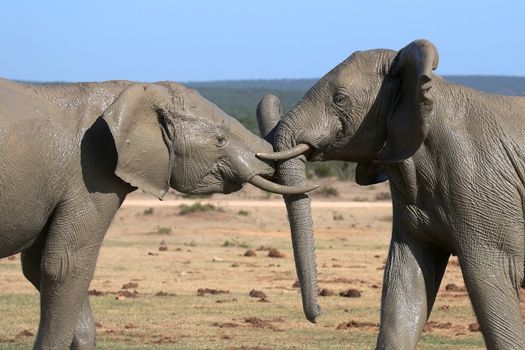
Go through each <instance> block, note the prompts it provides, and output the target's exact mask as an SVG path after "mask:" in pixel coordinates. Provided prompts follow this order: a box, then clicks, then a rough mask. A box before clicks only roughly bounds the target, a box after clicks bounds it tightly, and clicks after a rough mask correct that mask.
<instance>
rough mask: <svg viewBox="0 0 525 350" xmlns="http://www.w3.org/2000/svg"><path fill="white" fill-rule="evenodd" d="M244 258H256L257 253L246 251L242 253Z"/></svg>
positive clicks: (250, 250)
mask: <svg viewBox="0 0 525 350" xmlns="http://www.w3.org/2000/svg"><path fill="white" fill-rule="evenodd" d="M244 256H257V253H256V252H255V250H253V249H248V250H247V251H245V252H244Z"/></svg>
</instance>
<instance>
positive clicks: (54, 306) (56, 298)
mask: <svg viewBox="0 0 525 350" xmlns="http://www.w3.org/2000/svg"><path fill="white" fill-rule="evenodd" d="M84 202H86V201H83V203H77V205H75V204H74V203H71V202H67V204H63V205H61V206H59V207H58V208H57V209H56V210H55V213H54V215H53V218H52V221H51V222H50V225H49V230H48V234H47V238H46V243H45V247H44V249H43V252H42V258H41V264H40V265H41V269H40V273H41V277H40V325H39V329H38V335H37V340H36V343H35V347H34V349H46V350H50V349H53V350H55V349H56V350H58V349H60V350H62V349H66V348H68V347H70V346H72V347H73V348H74V349H89V348H93V347H94V344H87V343H86V344H83V341H84V340H85V341H87V342H88V343H89V342H91V341H94V335H93V333H94V323H93V317H92V315H91V308H90V307H89V301H88V300H87V290H88V287H89V283H90V282H91V278H92V276H93V272H94V270H95V265H96V260H97V257H98V252H99V249H100V245H101V243H102V239H103V237H104V234H105V232H106V230H107V227H108V226H109V222H110V220H111V217H112V216H111V217H110V216H107V215H104V216H101V215H100V211H98V210H96V209H97V208H94V207H92V208H89V207H87V206H88V205H89V204H90V203H89V202H87V203H86V204H84ZM81 311H82V312H83V313H84V314H83V315H82V316H80V314H81ZM79 316H80V320H79ZM79 322H80V330H79V327H78V325H79ZM76 331H80V333H79V336H80V337H81V339H77V340H76V341H75V342H74V341H73V338H74V334H75V332H76ZM77 344H78V345H79V346H80V345H81V346H80V347H75V346H77Z"/></svg>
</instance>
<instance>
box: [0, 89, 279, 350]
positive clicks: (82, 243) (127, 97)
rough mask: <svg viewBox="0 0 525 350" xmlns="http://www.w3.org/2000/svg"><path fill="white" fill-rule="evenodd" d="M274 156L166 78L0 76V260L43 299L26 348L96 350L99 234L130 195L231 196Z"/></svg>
mask: <svg viewBox="0 0 525 350" xmlns="http://www.w3.org/2000/svg"><path fill="white" fill-rule="evenodd" d="M268 151H270V152H271V151H272V146H271V144H269V143H268V142H266V141H264V140H262V139H260V138H259V137H257V136H255V135H253V134H251V133H250V132H249V131H247V130H246V129H245V128H244V127H242V126H241V124H240V123H239V122H237V121H236V120H235V119H233V118H231V117H229V116H228V115H226V114H225V113H224V112H222V111H221V110H220V109H219V108H217V107H216V106H215V105H213V104H211V103H210V102H208V101H207V100H205V99H204V98H203V97H201V96H200V95H199V94H198V93H197V92H196V91H193V90H189V89H186V88H185V87H183V86H181V85H178V84H174V83H170V82H163V83H158V84H137V83H132V82H127V81H113V82H104V83H82V84H66V85H41V86H33V85H25V84H18V83H14V82H11V81H7V80H0V258H2V257H6V256H9V255H12V254H15V253H18V252H22V267H23V272H24V275H25V276H26V277H27V279H28V280H29V281H31V283H32V284H33V285H34V286H35V287H36V288H37V289H38V290H39V291H40V297H41V312H40V325H39V329H38V335H37V340H36V344H35V347H34V348H35V349H67V348H69V347H70V348H71V349H93V348H94V347H95V322H94V319H93V315H92V312H91V307H90V304H89V300H88V296H87V290H88V286H89V283H90V281H91V278H92V275H93V272H94V270H95V264H96V260H97V256H98V252H99V248H100V245H101V243H102V240H103V238H104V235H105V233H106V230H107V228H108V226H109V224H110V222H111V220H112V219H113V216H114V215H115V212H116V211H117V209H118V208H119V206H120V205H121V204H122V201H123V200H124V198H125V197H126V195H127V194H128V193H130V192H132V191H134V190H135V189H136V188H140V189H142V190H144V191H146V192H148V193H150V194H153V195H155V196H157V197H158V198H162V197H163V196H164V194H165V193H166V192H167V191H168V189H169V187H172V188H174V189H176V190H178V191H181V192H185V193H192V194H195V193H212V192H222V193H229V192H232V191H236V190H238V189H240V188H241V186H242V184H243V183H245V182H247V181H249V180H250V178H252V177H253V176H254V175H257V174H259V175H264V176H270V175H272V174H273V169H272V167H270V166H269V165H268V164H267V163H266V162H263V161H260V160H258V159H257V158H256V157H255V153H256V152H268Z"/></svg>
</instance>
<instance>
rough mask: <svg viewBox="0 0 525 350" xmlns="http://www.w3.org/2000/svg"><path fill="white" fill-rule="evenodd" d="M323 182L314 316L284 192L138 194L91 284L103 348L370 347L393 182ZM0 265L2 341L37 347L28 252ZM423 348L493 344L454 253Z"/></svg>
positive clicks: (318, 197) (118, 222)
mask: <svg viewBox="0 0 525 350" xmlns="http://www.w3.org/2000/svg"><path fill="white" fill-rule="evenodd" d="M321 184H322V185H323V187H326V188H332V190H327V191H324V192H323V193H324V195H323V194H315V195H314V197H313V213H314V222H315V233H316V251H317V264H318V269H319V288H320V290H322V296H320V297H319V301H320V304H321V306H322V307H323V315H322V316H321V317H320V319H319V321H318V323H317V324H315V325H313V324H311V323H309V322H308V321H307V320H306V319H305V318H304V316H303V313H302V307H301V298H300V294H299V289H298V288H297V287H296V285H295V281H296V273H295V268H294V263H293V254H292V250H291V243H290V237H289V228H288V222H287V218H286V212H285V210H284V205H283V202H282V199H281V198H280V197H279V196H274V195H268V194H266V193H263V192H262V191H259V190H257V189H254V188H253V187H251V186H247V187H246V189H244V190H243V191H241V192H240V193H237V194H233V195H231V196H222V195H215V196H213V197H208V198H184V197H183V196H181V195H179V194H175V193H170V194H169V195H168V197H167V198H166V200H165V201H164V202H160V201H157V200H155V199H154V198H152V197H149V196H147V195H144V194H141V193H133V194H132V195H130V196H129V198H128V199H127V200H126V202H125V203H124V205H123V207H122V208H121V209H120V210H119V212H118V213H117V215H116V217H115V220H114V222H113V224H112V226H111V228H110V230H109V232H108V234H107V237H106V239H105V242H104V245H103V247H102V250H101V252H100V257H99V260H98V266H97V270H96V273H95V276H94V279H93V282H92V283H91V286H90V294H91V302H92V306H93V309H94V312H95V317H96V320H97V345H98V346H97V348H100V349H238V350H240V349H259V350H261V349H370V348H373V347H374V344H375V340H376V336H377V332H378V326H377V324H378V322H379V305H380V294H381V288H382V275H383V269H384V263H385V259H386V256H387V252H388V244H389V240H390V226H391V220H392V214H391V205H390V201H389V200H388V186H387V185H385V184H381V185H376V186H371V187H366V188H363V187H359V186H357V185H355V184H352V183H341V182H336V181H330V180H324V181H322V182H321ZM333 189H335V190H333ZM330 194H332V195H333V196H331V197H327V196H328V195H330ZM334 194H335V195H334ZM196 202H200V203H202V204H205V203H212V204H213V205H214V208H211V207H208V209H209V210H207V211H201V212H193V213H188V214H185V215H181V211H182V208H181V207H180V205H182V204H186V205H191V204H194V203H196ZM271 248H274V249H271ZM0 272H1V273H0V315H2V317H0V349H30V348H31V344H32V342H33V340H34V334H35V333H36V329H37V324H38V313H39V304H38V296H37V293H36V291H35V290H34V289H33V287H32V286H31V285H30V284H29V282H27V281H26V280H25V279H24V277H23V275H22V273H21V269H20V258H19V256H14V257H11V258H6V259H2V260H0ZM340 294H342V295H340ZM419 348H420V349H480V348H484V345H483V340H482V337H481V333H480V332H479V330H478V328H477V324H476V320H475V317H474V315H473V312H472V308H471V306H470V302H469V299H468V296H467V293H466V291H465V289H464V282H463V279H462V277H461V272H460V270H459V266H458V264H457V260H456V259H455V258H451V260H450V262H449V266H448V270H447V272H446V275H445V278H444V281H443V283H442V287H441V290H440V292H439V294H438V298H437V301H436V303H435V306H434V311H433V313H432V316H431V318H430V321H429V323H428V325H427V328H426V329H425V332H424V334H423V337H422V339H421V341H420V346H419Z"/></svg>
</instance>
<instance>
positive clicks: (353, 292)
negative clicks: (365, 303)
mask: <svg viewBox="0 0 525 350" xmlns="http://www.w3.org/2000/svg"><path fill="white" fill-rule="evenodd" d="M339 295H340V296H342V297H345V298H361V292H360V291H358V290H357V289H348V290H345V291H343V292H341V293H339Z"/></svg>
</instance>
